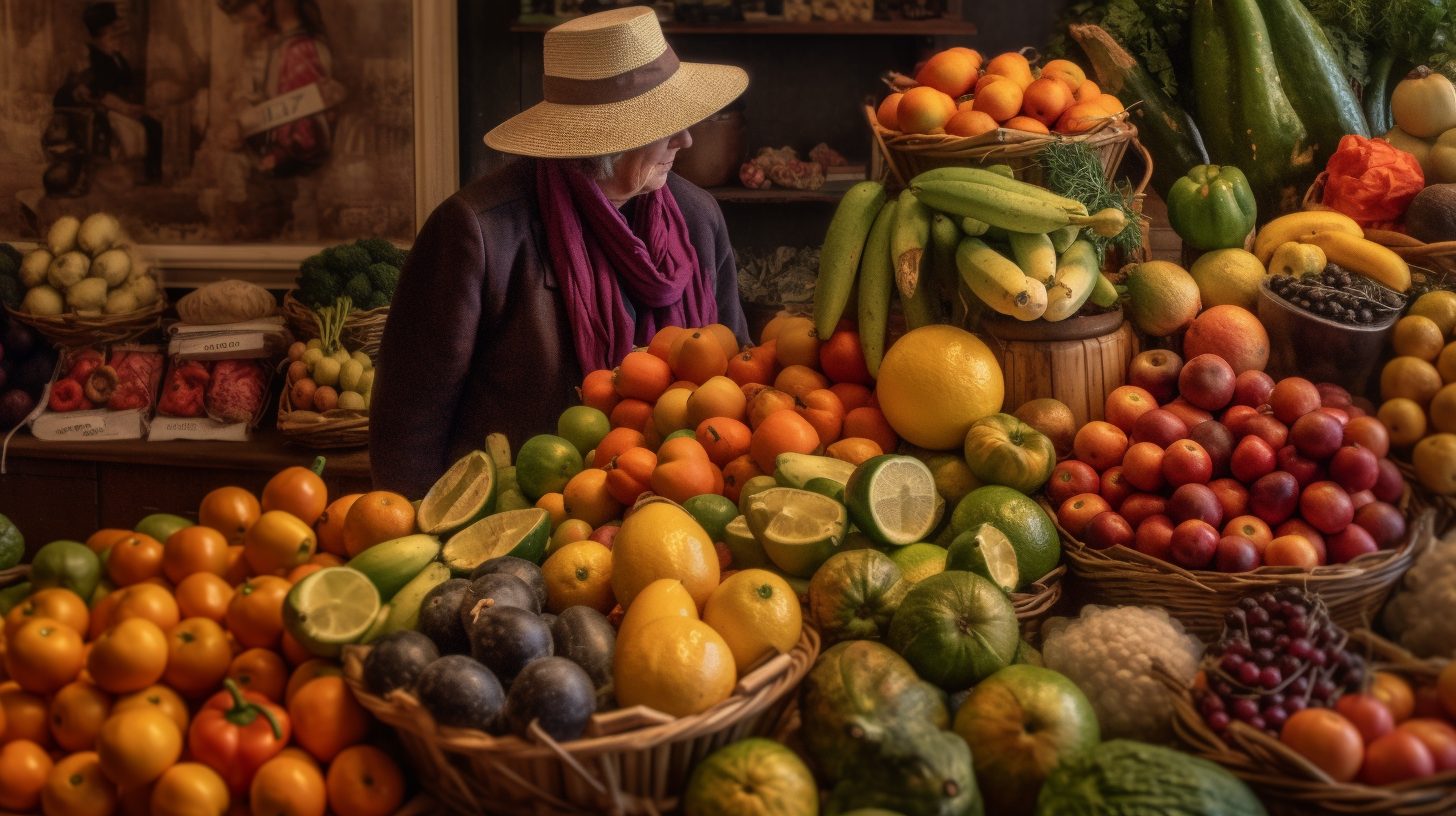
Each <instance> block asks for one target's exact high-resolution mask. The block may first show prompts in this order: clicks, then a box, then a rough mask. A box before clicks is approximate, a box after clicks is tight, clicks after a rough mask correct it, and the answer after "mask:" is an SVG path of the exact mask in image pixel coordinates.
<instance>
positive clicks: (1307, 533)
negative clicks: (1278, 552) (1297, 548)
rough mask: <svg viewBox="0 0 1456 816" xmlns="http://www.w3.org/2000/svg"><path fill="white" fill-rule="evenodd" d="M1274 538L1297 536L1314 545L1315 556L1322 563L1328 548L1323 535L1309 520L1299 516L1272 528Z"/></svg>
mask: <svg viewBox="0 0 1456 816" xmlns="http://www.w3.org/2000/svg"><path fill="white" fill-rule="evenodd" d="M1274 536H1275V537H1276V538H1278V537H1283V536H1299V537H1300V538H1302V539H1304V540H1305V541H1308V542H1309V545H1310V546H1311V547H1314V552H1315V557H1316V558H1317V559H1319V563H1321V564H1324V563H1325V561H1326V556H1327V554H1328V550H1327V548H1326V547H1325V536H1324V533H1321V532H1320V531H1319V530H1316V529H1315V528H1314V527H1312V526H1310V524H1309V522H1307V521H1305V520H1304V519H1301V518H1292V519H1290V520H1288V521H1286V522H1284V523H1283V524H1281V525H1279V526H1278V527H1276V528H1275V529H1274Z"/></svg>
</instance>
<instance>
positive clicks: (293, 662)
mask: <svg viewBox="0 0 1456 816" xmlns="http://www.w3.org/2000/svg"><path fill="white" fill-rule="evenodd" d="M278 649H279V651H281V652H283V659H284V660H286V661H288V665H290V666H297V665H299V664H300V663H303V662H305V661H307V660H308V659H309V658H311V657H313V652H310V651H309V650H308V649H307V648H305V647H304V645H303V644H302V643H299V642H298V638H295V637H294V636H293V633H291V632H289V631H287V630H284V632H283V637H282V638H280V639H279V645H278Z"/></svg>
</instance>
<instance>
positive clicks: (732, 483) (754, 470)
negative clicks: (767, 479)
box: [723, 453, 764, 504]
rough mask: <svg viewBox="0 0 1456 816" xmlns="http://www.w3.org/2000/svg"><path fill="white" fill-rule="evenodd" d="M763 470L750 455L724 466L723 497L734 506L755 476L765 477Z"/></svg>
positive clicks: (744, 455)
mask: <svg viewBox="0 0 1456 816" xmlns="http://www.w3.org/2000/svg"><path fill="white" fill-rule="evenodd" d="M763 475H764V472H763V469H762V468H760V467H759V466H758V463H757V462H755V461H753V457H752V456H749V455H748V454H746V453H745V454H743V455H742V456H740V457H738V458H737V459H734V460H733V461H731V462H729V463H728V464H726V465H724V466H723V495H724V496H725V497H727V499H728V500H729V501H731V502H733V503H734V504H737V503H738V497H739V496H741V495H742V494H743V486H744V485H746V484H748V480H749V479H752V478H753V477H754V476H763Z"/></svg>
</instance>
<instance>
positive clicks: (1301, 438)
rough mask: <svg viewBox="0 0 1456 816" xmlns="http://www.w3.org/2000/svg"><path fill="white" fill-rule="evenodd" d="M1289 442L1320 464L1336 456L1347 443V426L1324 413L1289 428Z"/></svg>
mask: <svg viewBox="0 0 1456 816" xmlns="http://www.w3.org/2000/svg"><path fill="white" fill-rule="evenodd" d="M1289 441H1290V442H1291V443H1293V445H1294V447H1295V448H1298V449H1299V452H1300V453H1302V454H1304V455H1305V456H1308V457H1309V458H1311V459H1314V460H1316V461H1319V462H1323V461H1324V460H1326V459H1328V458H1330V457H1331V456H1334V455H1335V451H1337V450H1339V449H1340V446H1341V445H1342V444H1344V442H1345V426H1344V425H1343V424H1341V423H1340V421H1339V420H1338V419H1335V418H1334V417H1332V416H1330V415H1329V414H1327V413H1324V412H1323V411H1314V412H1311V413H1308V414H1305V415H1304V416H1302V417H1300V418H1299V419H1296V420H1295V421H1294V424H1293V425H1291V426H1290V428H1289Z"/></svg>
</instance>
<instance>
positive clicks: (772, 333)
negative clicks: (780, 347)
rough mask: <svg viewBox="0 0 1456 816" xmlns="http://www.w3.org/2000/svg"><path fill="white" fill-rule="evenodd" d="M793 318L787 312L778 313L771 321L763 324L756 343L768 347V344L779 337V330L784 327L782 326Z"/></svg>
mask: <svg viewBox="0 0 1456 816" xmlns="http://www.w3.org/2000/svg"><path fill="white" fill-rule="evenodd" d="M793 317H794V315H793V314H791V313H789V312H779V313H778V314H776V315H774V316H773V319H771V320H769V322H767V323H765V324H764V326H763V331H761V332H759V334H758V342H759V343H760V344H762V345H768V344H769V343H772V342H774V341H775V340H777V339H778V336H779V330H780V329H782V328H783V327H784V324H785V323H787V322H788V321H789V320H790V319H792V318H793Z"/></svg>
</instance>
